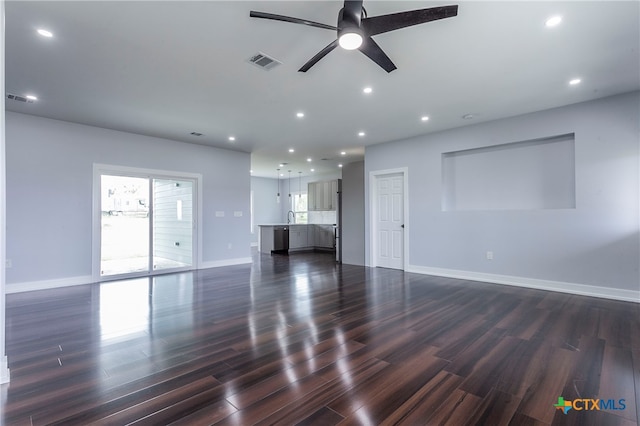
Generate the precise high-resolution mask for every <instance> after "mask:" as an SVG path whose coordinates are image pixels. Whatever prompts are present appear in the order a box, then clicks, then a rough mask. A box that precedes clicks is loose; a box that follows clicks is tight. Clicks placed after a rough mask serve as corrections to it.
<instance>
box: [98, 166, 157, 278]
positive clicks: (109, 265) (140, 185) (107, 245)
mask: <svg viewBox="0 0 640 426" xmlns="http://www.w3.org/2000/svg"><path fill="white" fill-rule="evenodd" d="M100 193H101V199H100V200H101V202H100V210H101V221H100V225H101V226H100V228H101V230H100V232H101V237H100V241H101V245H100V275H101V276H107V275H119V274H130V273H136V272H145V271H149V180H148V179H145V178H138V177H128V176H112V175H104V174H103V175H101V177H100Z"/></svg>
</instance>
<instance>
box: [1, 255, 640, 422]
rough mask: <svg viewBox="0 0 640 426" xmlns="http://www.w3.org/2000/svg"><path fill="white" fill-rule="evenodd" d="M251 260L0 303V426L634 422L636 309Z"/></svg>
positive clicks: (308, 262) (290, 260) (302, 258)
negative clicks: (3, 367)
mask: <svg viewBox="0 0 640 426" xmlns="http://www.w3.org/2000/svg"><path fill="white" fill-rule="evenodd" d="M255 259H256V261H255V262H254V264H253V265H243V266H233V267H224V268H217V269H209V270H202V271H197V272H193V273H182V274H172V275H165V276H160V277H156V278H154V279H147V278H145V279H136V280H129V281H118V282H110V283H103V284H95V285H85V286H75V287H68V288H61V289H55V290H46V291H37V292H29V293H22V294H12V295H8V296H7V352H8V359H9V365H10V368H11V383H10V384H9V385H3V386H2V387H1V394H0V397H1V401H0V402H1V405H0V408H1V409H2V422H3V423H4V424H6V425H32V424H33V425H43V424H61V425H88V424H113V425H124V424H129V423H135V424H149V425H165V424H175V425H209V424H224V425H251V424H264V425H267V424H279V425H334V424H341V425H349V424H371V425H378V424H381V425H387V424H389V425H390V424H406V425H432V424H433V425H436V424H450V425H466V424H482V425H503V424H514V425H544V424H561V425H564V424H568V425H635V424H637V423H638V407H639V406H640V402H639V401H640V315H639V314H640V310H639V305H638V304H633V303H625V302H617V301H611V300H603V299H596V298H589V297H582V296H573V295H568V294H561V293H552V292H544V291H537V290H529V289H522V288H516V287H507V286H500V285H492V284H486V283H478V282H470V281H462V280H455V279H445V278H437V277H430V276H425V275H416V274H409V273H404V272H401V271H395V270H388V269H371V268H364V267H357V266H349V265H336V264H335V263H334V262H333V258H332V256H331V255H326V254H295V255H291V256H288V257H287V256H273V257H271V256H260V255H256V257H255ZM559 397H563V398H564V400H566V401H574V403H576V400H577V399H600V400H603V401H605V404H608V405H605V406H604V408H605V409H601V410H592V409H589V410H579V408H581V407H584V406H586V407H589V408H593V407H592V405H590V404H592V403H591V402H588V403H581V402H578V403H576V406H575V407H574V409H571V410H569V411H568V412H567V414H566V415H565V414H563V412H562V411H559V410H557V409H556V408H555V407H554V404H557V403H558V398H559ZM609 400H614V401H613V402H614V403H615V405H611V403H610V401H609ZM620 400H624V401H620ZM621 402H622V403H624V406H625V408H624V409H613V408H622V406H621V405H620V403H621ZM593 405H595V404H593ZM598 407H600V406H598Z"/></svg>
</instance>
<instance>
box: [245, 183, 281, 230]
mask: <svg viewBox="0 0 640 426" xmlns="http://www.w3.org/2000/svg"><path fill="white" fill-rule="evenodd" d="M281 186H282V183H281ZM251 190H252V191H253V229H252V233H251V242H252V243H257V242H258V235H259V233H260V229H259V228H258V225H262V224H268V223H281V222H282V208H281V206H280V204H278V203H277V202H276V194H277V193H278V181H277V180H276V179H269V178H262V177H251ZM280 196H281V200H280V201H281V202H282V200H283V198H282V194H280Z"/></svg>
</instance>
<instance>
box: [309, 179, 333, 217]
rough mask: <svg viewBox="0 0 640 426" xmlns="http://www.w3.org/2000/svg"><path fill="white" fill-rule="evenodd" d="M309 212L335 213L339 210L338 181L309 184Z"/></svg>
mask: <svg viewBox="0 0 640 426" xmlns="http://www.w3.org/2000/svg"><path fill="white" fill-rule="evenodd" d="M307 193H308V196H307V200H308V205H307V209H308V210H309V211H333V210H337V209H338V180H331V181H324V182H309V185H308V191H307Z"/></svg>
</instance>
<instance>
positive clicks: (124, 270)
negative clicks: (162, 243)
mask: <svg viewBox="0 0 640 426" xmlns="http://www.w3.org/2000/svg"><path fill="white" fill-rule="evenodd" d="M189 266H191V265H190V264H187V263H182V262H176V261H175V260H171V259H165V258H162V257H154V258H153V270H154V271H160V270H163V269H174V268H186V267H189ZM100 267H101V271H100V272H101V274H100V275H102V276H103V277H106V276H109V275H117V274H128V273H135V272H145V271H148V270H149V257H147V256H139V257H130V258H127V259H112V260H103V261H102V262H101V263H100Z"/></svg>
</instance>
